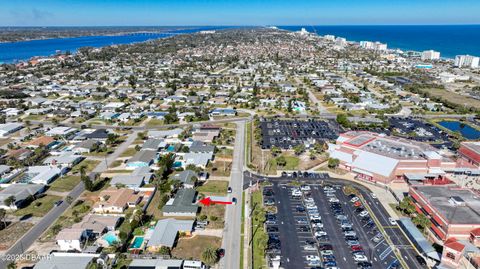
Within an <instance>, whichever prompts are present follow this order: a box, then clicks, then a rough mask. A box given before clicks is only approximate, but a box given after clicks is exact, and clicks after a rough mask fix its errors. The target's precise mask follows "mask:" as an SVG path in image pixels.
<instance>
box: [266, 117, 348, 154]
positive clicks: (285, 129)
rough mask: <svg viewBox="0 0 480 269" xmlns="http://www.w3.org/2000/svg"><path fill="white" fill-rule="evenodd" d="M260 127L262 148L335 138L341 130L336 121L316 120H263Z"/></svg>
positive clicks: (286, 146) (285, 147) (284, 146)
mask: <svg viewBox="0 0 480 269" xmlns="http://www.w3.org/2000/svg"><path fill="white" fill-rule="evenodd" d="M260 128H261V129H262V140H261V142H260V143H261V146H262V149H269V148H271V147H272V146H276V147H280V148H283V149H291V148H293V147H294V146H296V145H298V144H301V143H305V142H310V143H313V142H314V141H325V140H333V139H336V138H337V137H338V134H339V131H340V127H339V126H338V124H337V123H336V122H334V121H315V120H303V121H302V120H264V121H261V123H260Z"/></svg>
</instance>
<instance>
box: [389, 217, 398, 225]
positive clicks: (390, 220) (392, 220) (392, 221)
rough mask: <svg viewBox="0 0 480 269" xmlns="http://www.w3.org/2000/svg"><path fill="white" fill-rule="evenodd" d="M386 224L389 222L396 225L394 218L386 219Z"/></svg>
mask: <svg viewBox="0 0 480 269" xmlns="http://www.w3.org/2000/svg"><path fill="white" fill-rule="evenodd" d="M388 222H390V224H391V225H397V221H396V220H395V219H394V218H388Z"/></svg>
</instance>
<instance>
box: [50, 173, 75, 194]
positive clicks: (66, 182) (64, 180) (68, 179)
mask: <svg viewBox="0 0 480 269" xmlns="http://www.w3.org/2000/svg"><path fill="white" fill-rule="evenodd" d="M78 183H80V176H72V175H70V176H65V177H60V178H57V179H56V180H55V181H54V182H53V183H52V184H50V188H49V190H52V191H60V192H66V191H71V190H72V189H73V188H74V187H75V186H77V184H78Z"/></svg>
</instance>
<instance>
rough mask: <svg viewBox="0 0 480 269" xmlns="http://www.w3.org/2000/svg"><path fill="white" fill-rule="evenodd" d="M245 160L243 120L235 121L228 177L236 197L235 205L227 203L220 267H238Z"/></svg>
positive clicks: (226, 268)
mask: <svg viewBox="0 0 480 269" xmlns="http://www.w3.org/2000/svg"><path fill="white" fill-rule="evenodd" d="M244 160H245V121H240V122H237V133H236V137H235V147H234V151H233V163H232V172H231V179H230V187H232V193H231V197H235V198H237V204H236V205H228V206H227V209H226V212H225V229H224V231H223V240H222V248H223V249H225V257H224V258H222V260H221V261H220V268H224V269H239V268H240V239H241V238H240V231H241V229H240V228H241V225H242V203H243V202H242V192H243V164H244Z"/></svg>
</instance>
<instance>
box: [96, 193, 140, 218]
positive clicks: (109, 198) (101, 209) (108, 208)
mask: <svg viewBox="0 0 480 269" xmlns="http://www.w3.org/2000/svg"><path fill="white" fill-rule="evenodd" d="M142 198H143V195H142V193H139V192H136V191H135V190H132V189H117V188H108V189H106V190H104V191H102V192H100V195H99V200H98V202H96V203H95V205H94V206H93V212H94V213H99V214H123V212H124V211H125V210H126V209H127V208H129V207H135V206H136V205H137V204H139V203H140V201H141V200H142Z"/></svg>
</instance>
